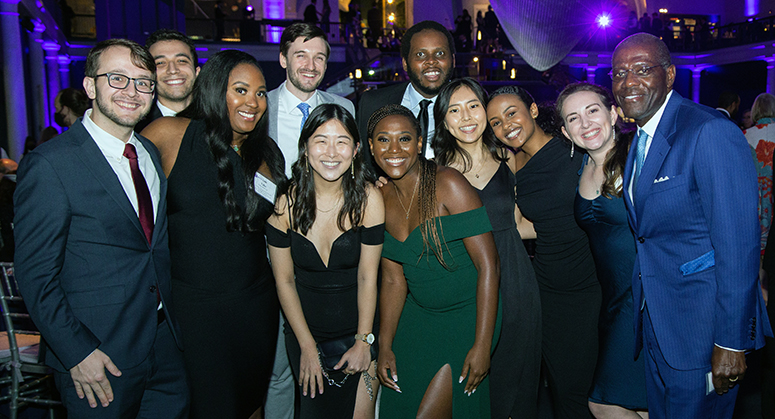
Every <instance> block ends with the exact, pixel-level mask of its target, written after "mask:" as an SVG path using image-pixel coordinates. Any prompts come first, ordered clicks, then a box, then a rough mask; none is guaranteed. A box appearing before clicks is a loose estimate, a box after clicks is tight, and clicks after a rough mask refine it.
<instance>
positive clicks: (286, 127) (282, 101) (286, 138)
mask: <svg viewBox="0 0 775 419" xmlns="http://www.w3.org/2000/svg"><path fill="white" fill-rule="evenodd" d="M285 83H288V81H287V80H286V81H284V82H283V84H281V85H280V94H279V101H278V103H277V138H276V140H277V146H278V147H280V151H281V152H282V153H283V156H284V157H285V175H286V176H287V177H288V178H289V179H290V177H291V165H293V163H295V162H296V160H298V158H299V134H301V117H302V116H303V115H302V113H301V109H299V108H297V106H299V104H300V103H301V102H305V103H306V104H307V105H309V112H310V113H312V111H313V110H314V109H315V107H316V106H318V105H319V104H320V95H318V91H317V90H315V93H313V94H312V96H311V97H310V98H309V99H308V100H306V101H302V100H301V99H299V98H298V97H296V96H295V95H294V94H293V93H291V92H290V91H289V90H288V88H287V87H285Z"/></svg>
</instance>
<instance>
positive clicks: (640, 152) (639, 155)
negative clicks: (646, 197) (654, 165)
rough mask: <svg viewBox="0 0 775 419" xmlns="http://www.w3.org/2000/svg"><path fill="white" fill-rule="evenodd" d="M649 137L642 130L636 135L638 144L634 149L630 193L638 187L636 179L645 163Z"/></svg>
mask: <svg viewBox="0 0 775 419" xmlns="http://www.w3.org/2000/svg"><path fill="white" fill-rule="evenodd" d="M648 138H649V135H648V134H647V133H646V131H644V130H640V133H639V134H638V144H637V146H636V149H635V178H634V179H633V180H632V191H633V193H634V192H635V188H637V187H638V178H639V177H640V171H641V169H643V164H644V163H645V162H646V141H647V140H648Z"/></svg>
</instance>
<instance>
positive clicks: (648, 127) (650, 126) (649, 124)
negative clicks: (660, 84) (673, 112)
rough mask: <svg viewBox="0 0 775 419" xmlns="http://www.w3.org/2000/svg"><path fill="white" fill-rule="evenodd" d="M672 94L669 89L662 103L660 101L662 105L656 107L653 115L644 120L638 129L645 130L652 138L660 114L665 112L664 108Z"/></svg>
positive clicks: (660, 117) (660, 116)
mask: <svg viewBox="0 0 775 419" xmlns="http://www.w3.org/2000/svg"><path fill="white" fill-rule="evenodd" d="M671 96H673V90H672V89H671V90H670V92H668V94H667V97H665V101H664V103H662V106H660V107H659V109H657V112H656V113H655V114H654V116H652V117H651V119H649V122H646V125H644V126H642V127H641V128H640V129H641V130H643V131H646V134H648V135H649V137H650V138H654V134H656V132H657V127H658V126H659V121H660V120H661V119H662V114H664V113H665V108H667V102H670V97H671Z"/></svg>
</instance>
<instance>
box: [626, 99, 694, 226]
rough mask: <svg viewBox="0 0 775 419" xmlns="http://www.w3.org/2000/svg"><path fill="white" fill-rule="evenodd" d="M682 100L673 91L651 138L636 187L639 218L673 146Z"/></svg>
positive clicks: (637, 214) (636, 209)
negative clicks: (677, 116)
mask: <svg viewBox="0 0 775 419" xmlns="http://www.w3.org/2000/svg"><path fill="white" fill-rule="evenodd" d="M681 100H682V97H681V96H680V95H679V94H678V93H677V92H673V95H672V96H671V97H670V101H669V102H668V103H667V106H666V107H665V112H664V113H662V118H661V119H660V121H659V125H657V130H656V132H655V133H654V137H653V138H652V139H651V146H650V147H649V150H648V154H647V155H646V162H645V163H644V164H643V170H642V171H641V172H640V179H639V180H638V185H637V188H635V212H636V218H637V219H639V218H640V217H641V216H642V215H643V208H644V207H645V206H646V205H647V204H648V195H649V192H650V191H651V187H652V186H653V185H654V180H655V179H656V178H657V174H658V173H659V169H661V168H662V164H663V163H664V161H665V157H667V153H668V152H669V151H670V147H671V146H672V140H673V133H674V132H675V124H676V121H675V119H676V115H677V112H678V106H679V104H680V102H681ZM632 154H634V153H632Z"/></svg>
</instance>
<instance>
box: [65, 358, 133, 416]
mask: <svg viewBox="0 0 775 419" xmlns="http://www.w3.org/2000/svg"><path fill="white" fill-rule="evenodd" d="M105 368H107V369H108V371H110V373H111V374H113V375H114V376H115V377H120V376H121V371H119V370H118V367H116V365H115V364H113V361H111V360H110V357H109V356H107V355H105V353H104V352H102V351H101V350H99V349H95V350H94V352H92V353H91V354H90V355H89V356H87V357H86V358H84V360H83V361H81V362H80V363H79V364H78V365H76V366H74V367H73V368H71V369H70V377H71V378H72V379H73V384H75V392H76V394H78V398H79V399H83V397H84V396H86V399H87V400H88V401H89V406H91V407H97V401H96V400H95V398H94V395H95V394H96V395H97V398H98V399H100V403H102V407H108V405H109V404H110V402H112V401H113V389H112V388H111V387H110V381H108V377H107V376H106V375H105Z"/></svg>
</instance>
